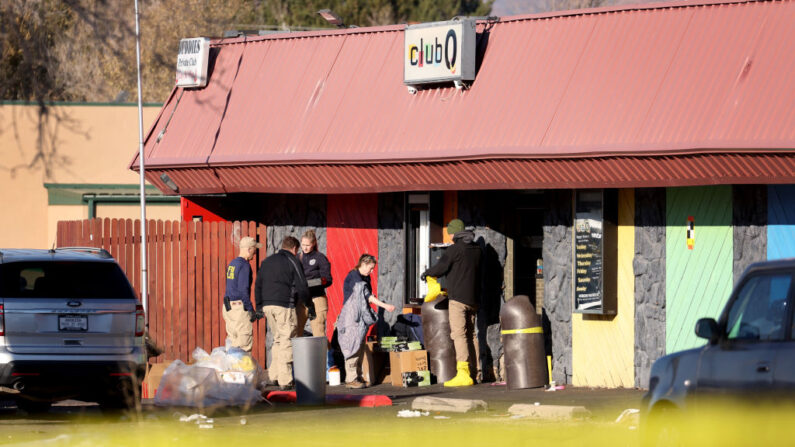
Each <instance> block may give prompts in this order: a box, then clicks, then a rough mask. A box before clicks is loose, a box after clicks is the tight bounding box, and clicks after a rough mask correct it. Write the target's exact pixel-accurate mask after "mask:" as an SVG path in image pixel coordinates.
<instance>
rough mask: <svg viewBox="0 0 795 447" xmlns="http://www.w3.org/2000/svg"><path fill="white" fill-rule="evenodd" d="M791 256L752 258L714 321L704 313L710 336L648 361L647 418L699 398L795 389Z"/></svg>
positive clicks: (701, 324)
mask: <svg viewBox="0 0 795 447" xmlns="http://www.w3.org/2000/svg"><path fill="white" fill-rule="evenodd" d="M793 282H795V259H787V260H780V261H768V262H760V263H756V264H753V265H751V266H750V267H748V269H747V270H746V271H745V273H744V274H743V276H742V278H740V280H739V281H738V283H737V286H736V287H735V289H734V291H733V292H732V294H731V296H730V297H729V301H728V302H727V304H726V308H725V309H724V310H723V312H722V313H721V315H720V318H719V319H718V320H717V321H715V320H714V319H712V318H702V319H700V320H698V322H697V323H696V328H695V330H696V335H697V336H699V337H701V338H704V339H706V340H707V343H706V344H705V345H704V346H702V347H700V348H695V349H690V350H686V351H680V352H676V353H673V354H670V355H666V356H665V357H661V358H660V359H658V360H657V361H656V362H654V365H652V368H651V375H650V379H649V392H648V393H647V394H646V395H645V396H644V401H643V408H644V409H645V410H646V414H647V415H648V416H647V417H648V418H651V419H654V417H655V416H657V415H661V414H662V413H669V414H670V413H671V412H676V411H678V410H682V409H684V408H686V407H688V406H689V405H691V404H692V403H693V402H694V401H697V400H698V399H699V398H703V397H718V396H731V397H733V398H736V397H740V398H743V397H746V398H749V399H752V400H759V399H760V398H772V399H782V398H790V397H791V396H792V393H793V392H795V340H794V339H795V325H793V315H792V307H793V303H794V302H795V298H793V294H794V293H795V287H793Z"/></svg>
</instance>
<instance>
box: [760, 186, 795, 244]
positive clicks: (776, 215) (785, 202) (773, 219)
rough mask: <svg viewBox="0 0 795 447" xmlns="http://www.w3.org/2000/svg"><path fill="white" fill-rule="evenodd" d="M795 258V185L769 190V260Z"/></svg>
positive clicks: (769, 187)
mask: <svg viewBox="0 0 795 447" xmlns="http://www.w3.org/2000/svg"><path fill="white" fill-rule="evenodd" d="M793 257H795V185H769V186H768V190H767V259H782V258H793Z"/></svg>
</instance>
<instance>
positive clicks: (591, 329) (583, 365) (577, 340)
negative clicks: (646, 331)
mask: <svg viewBox="0 0 795 447" xmlns="http://www.w3.org/2000/svg"><path fill="white" fill-rule="evenodd" d="M634 256H635V191H634V190H632V189H622V190H620V191H619V193H618V271H617V281H618V287H617V291H618V311H617V314H616V315H615V317H612V318H607V317H603V316H592V315H587V316H585V315H583V314H572V369H573V377H572V382H573V384H574V386H587V387H604V388H632V387H634V386H635V376H634V374H635V373H634V359H635V326H634V322H635V276H634V272H633V270H632V260H633V258H634Z"/></svg>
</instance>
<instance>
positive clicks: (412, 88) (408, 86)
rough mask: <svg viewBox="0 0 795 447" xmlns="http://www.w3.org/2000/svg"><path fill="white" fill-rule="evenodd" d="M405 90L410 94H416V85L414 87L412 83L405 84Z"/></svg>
mask: <svg viewBox="0 0 795 447" xmlns="http://www.w3.org/2000/svg"><path fill="white" fill-rule="evenodd" d="M406 90H408V91H409V94H410V95H416V94H417V87H414V86H413V85H407V86H406Z"/></svg>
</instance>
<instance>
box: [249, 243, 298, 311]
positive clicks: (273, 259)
mask: <svg viewBox="0 0 795 447" xmlns="http://www.w3.org/2000/svg"><path fill="white" fill-rule="evenodd" d="M254 295H255V296H256V300H257V301H256V302H257V309H262V306H282V307H288V308H294V307H295V302H296V299H299V300H301V302H302V303H305V304H306V303H311V301H312V300H311V298H310V296H309V288H308V287H307V286H306V278H304V269H302V268H301V263H300V262H299V261H298V258H296V257H295V256H293V254H292V253H290V252H289V251H287V250H284V249H282V250H279V251H278V252H277V253H275V254H273V255H271V256H268V257H267V258H265V260H264V261H262V264H260V267H259V273H257V282H256V284H255V286H254Z"/></svg>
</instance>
